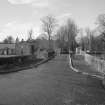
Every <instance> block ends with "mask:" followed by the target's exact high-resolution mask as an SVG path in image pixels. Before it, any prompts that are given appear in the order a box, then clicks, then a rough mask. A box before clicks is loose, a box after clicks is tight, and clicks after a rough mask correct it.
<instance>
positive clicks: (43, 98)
mask: <svg viewBox="0 0 105 105" xmlns="http://www.w3.org/2000/svg"><path fill="white" fill-rule="evenodd" d="M1 104H3V105H104V104H105V90H104V88H103V87H102V86H101V81H100V80H99V79H97V78H95V77H94V78H93V77H90V76H86V75H82V74H79V73H76V72H74V71H72V69H71V68H70V67H69V63H68V56H67V55H63V56H58V57H56V58H54V59H53V60H51V61H49V62H48V63H45V64H43V65H41V66H39V67H37V68H34V69H29V70H24V71H20V72H16V73H11V74H6V75H0V105H1Z"/></svg>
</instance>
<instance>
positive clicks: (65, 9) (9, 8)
mask: <svg viewBox="0 0 105 105" xmlns="http://www.w3.org/2000/svg"><path fill="white" fill-rule="evenodd" d="M102 13H105V0H0V40H2V39H4V38H5V37H6V36H8V35H12V36H14V38H16V37H17V36H19V38H25V39H26V38H27V31H28V30H29V29H30V28H33V29H34V32H35V35H36V36H37V35H38V33H39V32H40V31H39V29H40V24H41V22H40V18H42V17H43V16H45V15H48V14H52V15H54V16H55V17H56V18H57V19H58V20H59V22H61V23H62V22H64V20H66V19H67V18H68V17H72V18H73V19H74V20H75V21H76V23H77V24H78V26H79V27H82V28H85V27H90V28H91V29H93V28H94V27H95V22H96V18H97V16H98V15H99V14H102ZM36 36H35V37H36Z"/></svg>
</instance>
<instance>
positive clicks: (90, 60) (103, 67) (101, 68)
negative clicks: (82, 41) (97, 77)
mask: <svg viewBox="0 0 105 105" xmlns="http://www.w3.org/2000/svg"><path fill="white" fill-rule="evenodd" d="M84 59H85V61H86V62H87V64H89V65H92V66H93V67H94V68H95V69H94V70H96V71H98V72H101V73H102V74H103V75H104V74H105V61H104V60H100V59H98V58H97V57H95V56H92V55H89V54H86V53H85V54H84Z"/></svg>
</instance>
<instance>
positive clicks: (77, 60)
mask: <svg viewBox="0 0 105 105" xmlns="http://www.w3.org/2000/svg"><path fill="white" fill-rule="evenodd" d="M72 63H73V64H72V67H73V69H74V70H75V71H76V72H79V73H82V74H84V75H90V76H94V77H98V78H100V79H103V78H104V77H103V74H102V73H100V72H98V71H96V70H95V68H94V67H93V66H92V65H89V64H88V63H87V62H86V61H85V60H84V56H83V55H75V56H74V57H73V59H72Z"/></svg>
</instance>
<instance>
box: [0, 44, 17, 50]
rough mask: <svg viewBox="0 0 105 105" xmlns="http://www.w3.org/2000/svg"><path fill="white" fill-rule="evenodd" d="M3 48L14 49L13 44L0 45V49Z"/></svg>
mask: <svg viewBox="0 0 105 105" xmlns="http://www.w3.org/2000/svg"><path fill="white" fill-rule="evenodd" d="M4 48H9V49H15V43H12V44H6V43H0V49H4Z"/></svg>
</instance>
